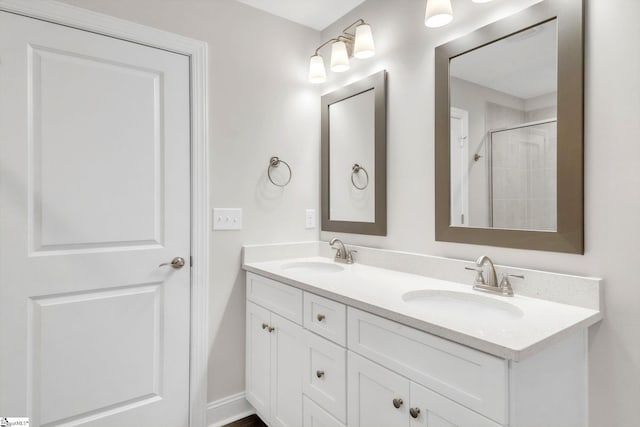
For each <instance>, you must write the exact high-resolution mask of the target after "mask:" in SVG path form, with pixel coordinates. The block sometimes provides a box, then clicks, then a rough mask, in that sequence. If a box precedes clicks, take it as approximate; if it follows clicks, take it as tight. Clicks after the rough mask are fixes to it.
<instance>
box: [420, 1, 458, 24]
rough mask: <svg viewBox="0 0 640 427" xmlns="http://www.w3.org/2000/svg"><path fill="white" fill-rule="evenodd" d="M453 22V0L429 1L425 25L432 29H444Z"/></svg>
mask: <svg viewBox="0 0 640 427" xmlns="http://www.w3.org/2000/svg"><path fill="white" fill-rule="evenodd" d="M452 20H453V8H452V7H451V0H427V10H426V12H425V16H424V25H426V26H427V27H430V28H437V27H442V26H443V25H447V24H448V23H449V22H451V21H452Z"/></svg>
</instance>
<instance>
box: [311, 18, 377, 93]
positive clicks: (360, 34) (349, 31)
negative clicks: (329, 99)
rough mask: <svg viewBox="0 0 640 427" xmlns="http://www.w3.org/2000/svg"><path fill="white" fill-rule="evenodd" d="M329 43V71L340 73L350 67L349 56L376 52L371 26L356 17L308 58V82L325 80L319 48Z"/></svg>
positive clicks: (369, 55)
mask: <svg viewBox="0 0 640 427" xmlns="http://www.w3.org/2000/svg"><path fill="white" fill-rule="evenodd" d="M328 44H331V71H333V72H335V73H342V72H345V71H347V70H348V69H349V68H350V64H349V57H350V56H351V55H353V56H354V57H356V58H360V59H364V58H371V57H372V56H374V55H375V53H376V48H375V44H374V43H373V34H372V32H371V26H370V25H369V24H367V23H366V22H365V21H364V20H363V19H358V20H357V21H356V22H354V23H353V24H351V25H349V26H348V27H347V28H345V29H344V30H343V31H342V34H340V35H339V36H337V37H336V38H333V39H330V40H328V41H326V42H324V43H322V44H321V45H320V46H318V48H317V49H316V51H315V54H314V55H313V56H312V57H311V59H310V60H309V82H310V83H315V84H318V83H324V82H326V81H327V72H326V70H325V65H324V59H323V58H322V55H320V49H322V48H323V47H325V46H327V45H328Z"/></svg>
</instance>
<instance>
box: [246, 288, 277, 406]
mask: <svg viewBox="0 0 640 427" xmlns="http://www.w3.org/2000/svg"><path fill="white" fill-rule="evenodd" d="M265 325H266V327H265ZM269 325H270V313H269V311H268V310H265V309H264V308H262V307H260V306H258V305H255V304H253V303H251V302H249V301H247V349H246V393H247V400H248V401H249V402H250V403H251V404H252V405H253V407H254V408H256V411H257V412H258V414H260V415H261V416H262V417H263V418H264V419H269V415H270V413H269V393H270V390H269V384H270V378H269V372H270V369H271V364H270V360H271V359H270V349H271V335H272V334H270V333H269Z"/></svg>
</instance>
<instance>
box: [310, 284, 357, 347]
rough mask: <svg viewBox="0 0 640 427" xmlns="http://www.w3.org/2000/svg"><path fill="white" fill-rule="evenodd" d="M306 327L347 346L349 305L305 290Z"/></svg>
mask: <svg viewBox="0 0 640 427" xmlns="http://www.w3.org/2000/svg"><path fill="white" fill-rule="evenodd" d="M304 327H305V328H307V329H309V330H310V331H313V332H315V333H317V334H318V335H322V336H323V337H325V338H327V339H330V340H331V341H333V342H335V343H338V344H340V345H341V346H346V345H347V307H346V306H345V305H344V304H341V303H339V302H335V301H332V300H330V299H326V298H322V297H319V296H318V295H314V294H310V293H309V292H305V293H304Z"/></svg>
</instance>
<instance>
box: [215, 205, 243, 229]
mask: <svg viewBox="0 0 640 427" xmlns="http://www.w3.org/2000/svg"><path fill="white" fill-rule="evenodd" d="M213 229H214V230H242V209H240V208H214V209H213Z"/></svg>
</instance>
